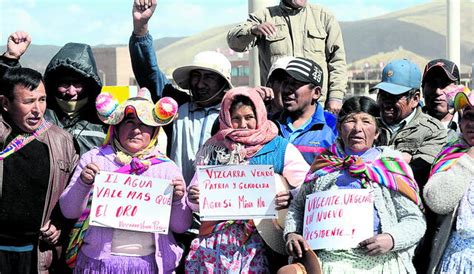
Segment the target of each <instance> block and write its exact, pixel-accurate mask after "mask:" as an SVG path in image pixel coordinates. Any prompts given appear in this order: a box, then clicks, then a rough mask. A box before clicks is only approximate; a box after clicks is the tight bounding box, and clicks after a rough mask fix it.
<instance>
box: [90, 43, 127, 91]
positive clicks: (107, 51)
mask: <svg viewBox="0 0 474 274" xmlns="http://www.w3.org/2000/svg"><path fill="white" fill-rule="evenodd" d="M92 51H93V53H94V57H95V60H96V63H97V71H98V73H99V77H100V79H101V80H102V83H103V84H104V85H107V86H129V85H136V81H135V77H134V75H133V70H132V63H131V61H130V53H129V51H128V47H126V46H124V47H106V48H98V47H95V48H93V49H92Z"/></svg>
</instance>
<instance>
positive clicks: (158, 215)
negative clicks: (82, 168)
mask: <svg viewBox="0 0 474 274" xmlns="http://www.w3.org/2000/svg"><path fill="white" fill-rule="evenodd" d="M170 183H171V180H164V179H157V178H151V177H145V176H137V175H130V174H122V173H115V172H104V171H101V172H100V173H98V174H97V176H96V177H95V181H94V191H93V195H94V196H93V199H92V205H91V213H90V218H91V219H90V224H91V225H95V226H105V227H113V228H118V229H124V230H134V231H142V232H157V233H162V234H167V233H168V227H169V222H170V215H171V204H172V199H173V197H172V196H173V187H172V186H171V185H170Z"/></svg>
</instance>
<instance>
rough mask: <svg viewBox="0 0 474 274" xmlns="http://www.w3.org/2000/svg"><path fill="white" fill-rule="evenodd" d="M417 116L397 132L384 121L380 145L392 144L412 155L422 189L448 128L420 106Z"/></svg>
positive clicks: (412, 164)
mask: <svg viewBox="0 0 474 274" xmlns="http://www.w3.org/2000/svg"><path fill="white" fill-rule="evenodd" d="M415 111H416V113H415V117H413V119H412V120H411V121H410V122H409V123H408V124H407V125H405V126H404V127H403V128H401V129H400V130H398V132H396V133H393V134H392V133H391V132H390V130H388V129H387V128H386V127H385V125H383V123H382V129H381V135H382V136H381V138H379V139H381V140H386V141H385V143H381V144H380V145H387V146H391V147H392V148H393V149H396V150H398V151H400V152H406V153H408V154H410V155H411V156H412V159H411V162H410V166H411V168H412V169H413V173H414V174H415V179H416V181H417V182H418V185H419V186H420V189H422V187H423V186H424V184H425V183H426V180H427V178H428V173H429V171H430V168H431V164H433V161H434V159H435V157H436V156H437V155H438V153H440V152H441V149H442V148H443V147H444V145H446V142H447V130H446V129H445V128H444V127H443V125H442V124H441V122H440V121H438V120H437V119H435V118H433V117H431V116H429V115H428V114H425V113H423V112H422V110H421V107H418V108H417V109H416V110H415Z"/></svg>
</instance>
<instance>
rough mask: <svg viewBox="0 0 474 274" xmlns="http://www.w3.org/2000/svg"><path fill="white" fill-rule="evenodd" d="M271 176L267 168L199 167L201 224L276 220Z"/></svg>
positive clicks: (251, 166)
mask: <svg viewBox="0 0 474 274" xmlns="http://www.w3.org/2000/svg"><path fill="white" fill-rule="evenodd" d="M274 175H275V173H274V171H273V166H270V165H232V166H200V167H198V169H197V179H198V183H199V196H200V197H199V211H200V216H201V220H204V221H205V220H247V219H257V218H259V219H274V218H276V210H275V195H276V192H275V177H274Z"/></svg>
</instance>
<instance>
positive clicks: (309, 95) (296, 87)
mask: <svg viewBox="0 0 474 274" xmlns="http://www.w3.org/2000/svg"><path fill="white" fill-rule="evenodd" d="M281 96H282V101H283V107H284V108H285V110H287V111H288V112H289V113H304V112H306V111H308V109H310V108H311V106H313V105H314V104H315V103H316V101H317V100H318V98H319V97H320V96H321V88H320V87H315V88H313V89H311V88H310V85H309V84H307V83H304V82H300V81H298V80H296V79H295V78H293V77H291V76H289V75H288V76H287V79H286V81H285V83H284V84H283V89H282V94H281Z"/></svg>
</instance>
